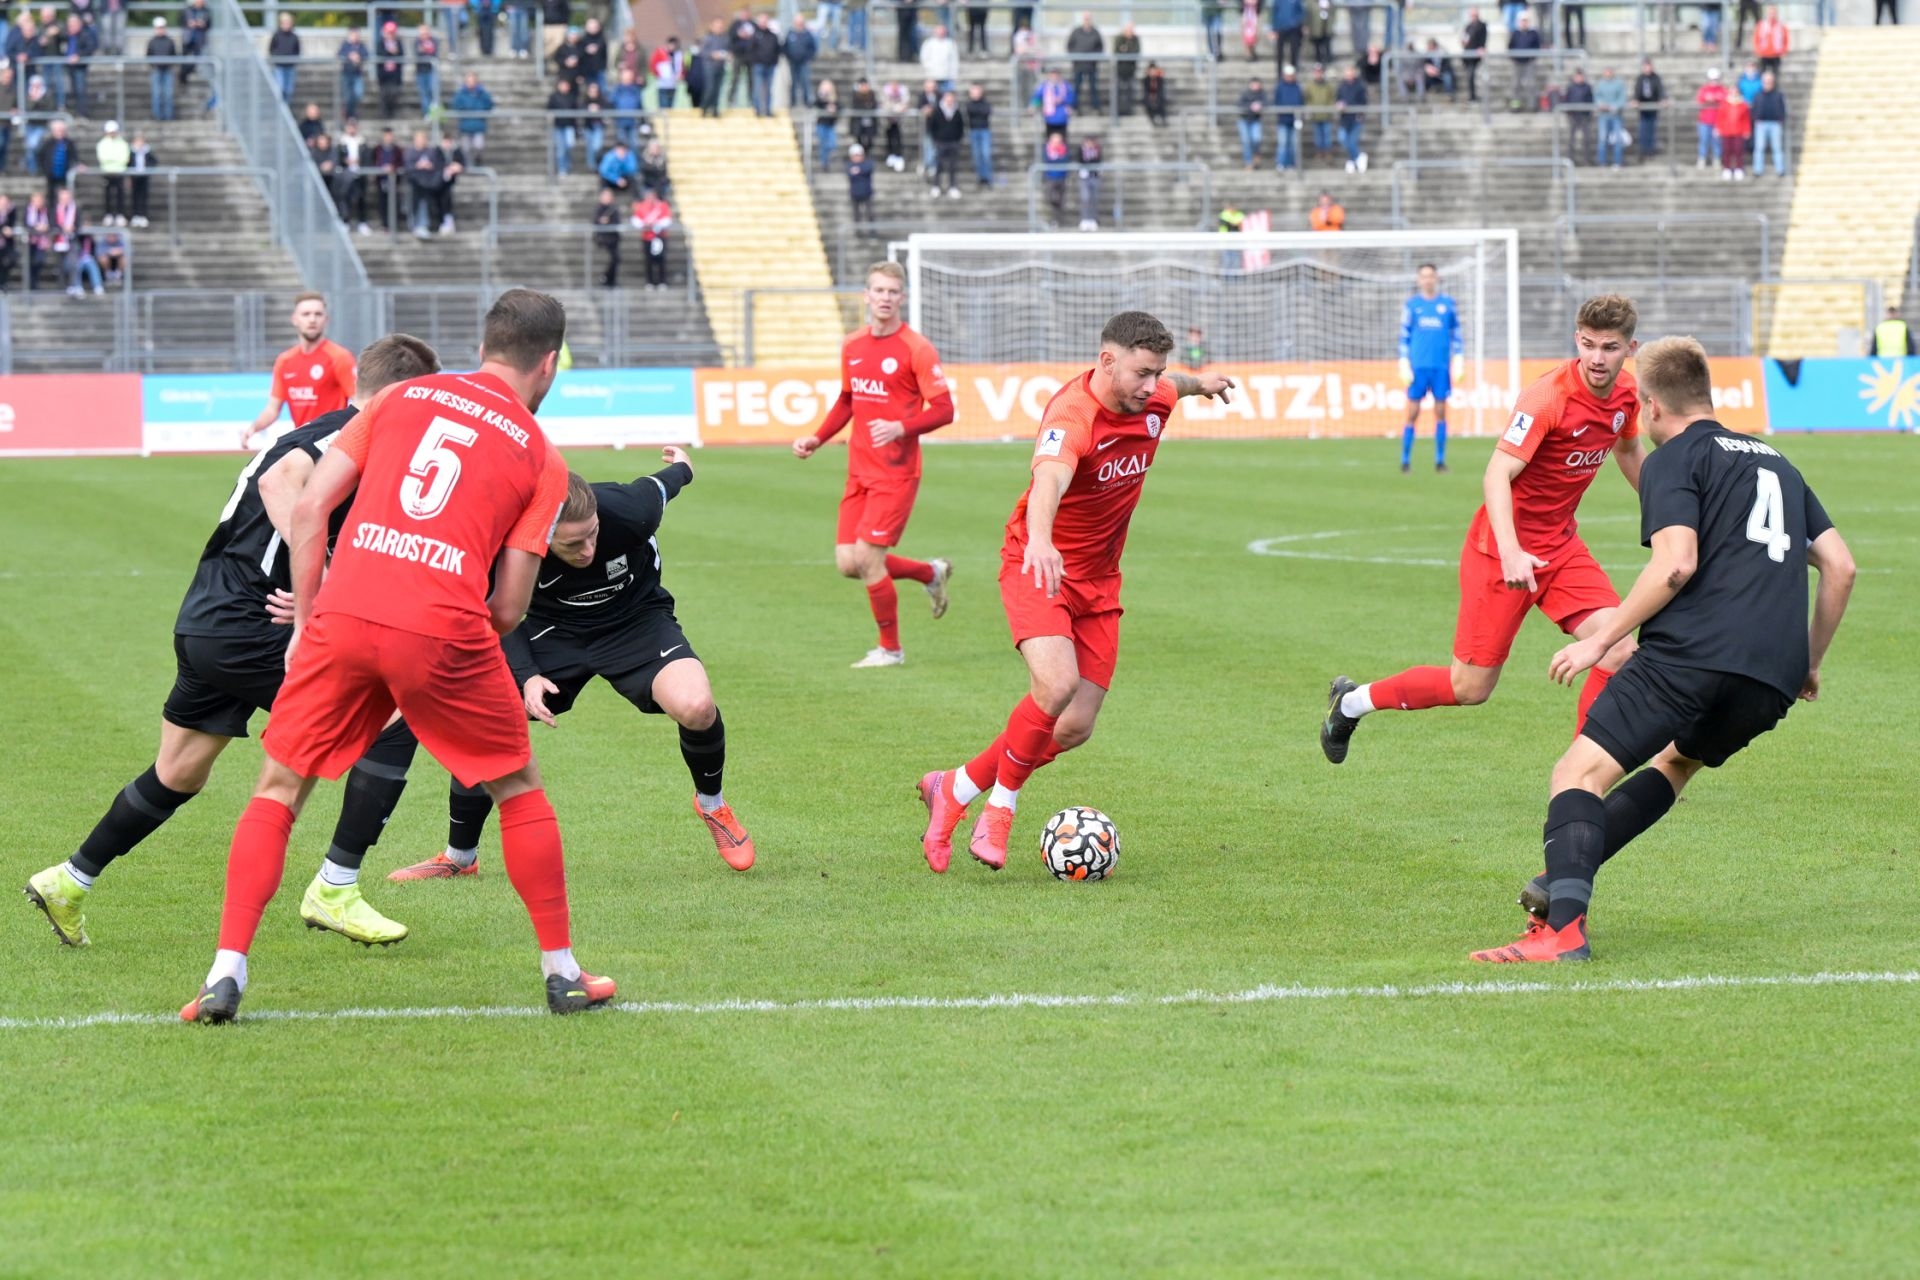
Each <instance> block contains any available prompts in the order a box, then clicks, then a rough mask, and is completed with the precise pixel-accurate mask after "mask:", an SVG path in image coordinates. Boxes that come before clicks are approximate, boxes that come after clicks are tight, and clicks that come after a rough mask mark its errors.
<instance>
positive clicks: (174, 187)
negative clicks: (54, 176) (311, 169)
mask: <svg viewBox="0 0 1920 1280" xmlns="http://www.w3.org/2000/svg"><path fill="white" fill-rule="evenodd" d="M74 178H75V182H74V184H73V185H74V193H75V194H76V195H78V194H79V184H78V180H79V179H82V178H87V179H91V178H99V179H100V185H101V190H102V195H101V201H100V205H99V206H98V207H99V209H102V210H103V209H104V208H105V205H106V197H105V189H106V186H107V184H108V183H110V182H113V181H116V180H118V181H120V182H122V183H124V184H126V190H127V195H128V211H129V212H130V213H135V212H137V211H139V210H142V209H145V210H147V211H148V212H146V213H139V214H138V216H140V217H144V218H151V217H152V213H151V210H152V205H153V184H154V183H156V182H158V183H160V184H162V185H163V186H164V188H165V192H164V194H163V195H162V197H161V199H162V200H163V201H164V203H165V208H166V218H165V221H164V223H163V224H162V226H163V229H164V230H165V231H166V234H167V242H168V243H169V244H171V245H173V246H174V247H175V248H179V247H180V244H181V243H182V241H181V238H180V182H181V180H182V179H183V178H184V179H197V178H252V179H253V180H254V181H255V182H257V183H259V184H260V186H261V188H262V191H263V194H264V196H265V204H264V206H263V209H262V211H263V212H264V213H265V214H266V216H267V220H268V226H269V228H270V231H269V234H273V233H272V231H271V228H272V226H273V216H274V210H275V209H277V208H278V207H279V201H278V200H277V199H276V198H275V195H276V192H277V190H278V185H279V175H278V174H276V173H275V172H274V171H273V170H271V169H261V168H258V167H255V166H252V165H219V164H214V165H168V166H163V167H157V168H153V169H140V170H135V169H126V170H123V171H121V172H119V173H107V172H105V171H104V170H101V169H98V168H87V169H83V170H81V171H80V172H79V173H77V174H75V175H74ZM218 195H219V193H216V194H215V199H216V201H217V199H218ZM204 229H205V230H207V231H208V232H216V231H219V230H220V229H221V228H219V227H218V226H217V225H213V224H208V225H206V226H205V227H204Z"/></svg>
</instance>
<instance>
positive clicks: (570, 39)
mask: <svg viewBox="0 0 1920 1280" xmlns="http://www.w3.org/2000/svg"><path fill="white" fill-rule="evenodd" d="M548 61H550V62H552V63H553V70H554V73H555V74H556V75H563V76H565V77H566V78H567V79H569V80H571V81H573V83H574V86H575V88H576V89H577V90H578V91H579V92H581V93H585V92H586V88H587V77H586V61H587V59H586V51H585V50H584V49H583V48H582V47H581V44H580V28H578V27H568V28H567V33H566V35H564V36H562V37H561V39H560V44H559V45H558V47H556V48H555V49H554V51H553V56H552V57H551V58H550V59H548Z"/></svg>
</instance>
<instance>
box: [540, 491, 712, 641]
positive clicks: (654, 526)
mask: <svg viewBox="0 0 1920 1280" xmlns="http://www.w3.org/2000/svg"><path fill="white" fill-rule="evenodd" d="M691 483H693V468H691V467H689V466H687V465H686V464H685V463H681V462H676V463H674V464H673V465H672V466H670V467H667V468H665V469H664V470H661V471H656V472H654V474H652V475H650V476H641V477H640V478H639V479H638V480H635V481H634V482H633V483H631V484H596V485H594V486H593V495H594V497H595V498H596V499H597V500H598V501H599V504H600V539H599V542H598V544H597V545H596V546H595V548H594V552H593V563H591V564H589V565H587V566H586V567H585V568H584V569H576V568H574V567H573V566H572V565H570V564H568V563H567V562H566V561H564V560H562V559H560V557H558V556H556V555H554V554H552V553H551V552H549V553H548V554H547V556H546V558H545V559H543V560H542V561H541V562H540V574H539V576H538V577H537V578H535V579H534V588H533V599H532V600H531V601H530V602H529V603H528V605H527V620H526V621H525V622H524V623H522V624H521V626H520V630H521V631H523V632H538V631H540V630H541V629H542V628H543V627H558V628H559V629H560V630H562V631H565V632H569V633H571V634H574V635H598V634H600V633H602V632H605V631H609V630H612V629H615V628H618V627H624V626H628V625H630V624H631V623H632V622H633V621H634V619H636V618H638V617H639V616H640V615H641V614H642V613H645V612H647V611H648V610H653V609H665V610H668V611H671V610H672V609H673V597H672V596H670V595H668V594H667V591H666V588H665V587H662V586H661V585H660V544H659V542H658V541H656V540H655V538H654V534H656V533H658V532H659V529H660V521H661V518H662V517H663V516H665V515H666V511H667V503H668V502H670V501H672V500H673V497H674V495H676V494H678V493H679V492H680V490H681V489H682V488H684V487H685V486H687V485H689V484H691Z"/></svg>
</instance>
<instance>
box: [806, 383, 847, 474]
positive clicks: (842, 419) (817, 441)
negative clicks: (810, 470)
mask: <svg viewBox="0 0 1920 1280" xmlns="http://www.w3.org/2000/svg"><path fill="white" fill-rule="evenodd" d="M852 421H853V392H851V391H842V392H841V393H840V398H839V399H838V400H835V401H834V402H833V407H832V408H831V409H828V410H827V416H826V417H825V418H823V419H821V422H820V429H819V430H817V431H815V432H814V433H813V434H812V435H810V436H801V437H800V438H799V439H798V440H795V441H794V442H793V456H794V457H796V458H811V457H812V456H813V455H814V453H815V452H816V451H817V450H818V449H819V448H820V446H821V445H823V444H825V443H826V442H827V441H829V440H831V439H833V438H834V437H835V436H837V435H839V434H840V429H841V428H842V427H844V426H846V425H847V424H848V423H849V422H852Z"/></svg>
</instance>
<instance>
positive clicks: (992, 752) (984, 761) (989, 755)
mask: <svg viewBox="0 0 1920 1280" xmlns="http://www.w3.org/2000/svg"><path fill="white" fill-rule="evenodd" d="M1006 749H1007V735H1006V734H1004V733H1003V734H1001V735H1000V736H999V737H997V738H995V739H994V740H993V741H992V742H990V743H988V744H987V749H986V750H985V751H982V752H981V753H980V754H979V755H977V756H975V757H974V758H973V759H971V760H969V761H967V764H966V773H967V777H969V778H971V779H972V780H973V785H974V786H976V787H978V788H980V789H981V790H982V791H991V790H993V784H994V783H995V782H997V781H998V780H999V778H1000V753H1001V752H1003V751H1005V750H1006Z"/></svg>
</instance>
